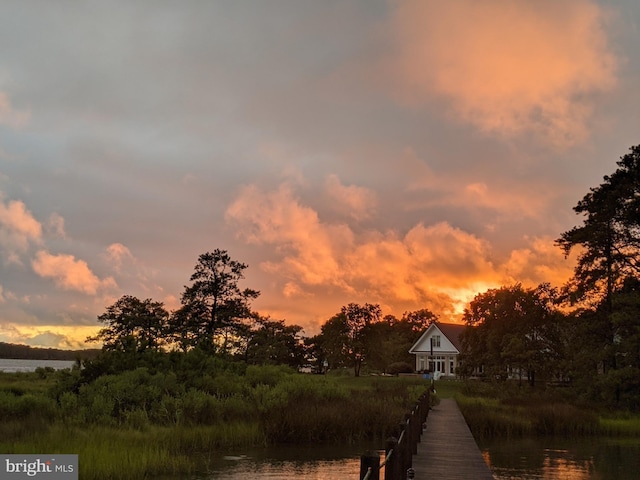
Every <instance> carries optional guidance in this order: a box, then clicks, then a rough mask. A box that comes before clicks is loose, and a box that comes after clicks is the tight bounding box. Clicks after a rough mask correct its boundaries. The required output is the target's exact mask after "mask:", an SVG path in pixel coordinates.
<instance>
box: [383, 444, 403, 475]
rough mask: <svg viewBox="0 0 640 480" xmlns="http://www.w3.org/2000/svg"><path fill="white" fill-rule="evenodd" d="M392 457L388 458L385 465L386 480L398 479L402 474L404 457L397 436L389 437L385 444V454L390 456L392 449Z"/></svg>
mask: <svg viewBox="0 0 640 480" xmlns="http://www.w3.org/2000/svg"><path fill="white" fill-rule="evenodd" d="M392 450H393V452H392V453H391V458H389V459H388V460H387V463H386V464H385V466H384V480H398V479H399V478H401V476H402V458H400V448H399V447H398V439H397V438H396V437H389V438H387V444H386V445H385V449H384V452H385V456H386V457H388V456H389V452H390V451H392Z"/></svg>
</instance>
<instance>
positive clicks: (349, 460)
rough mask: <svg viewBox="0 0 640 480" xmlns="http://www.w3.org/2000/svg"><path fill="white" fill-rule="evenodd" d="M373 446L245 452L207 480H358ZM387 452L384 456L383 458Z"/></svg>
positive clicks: (212, 468)
mask: <svg viewBox="0 0 640 480" xmlns="http://www.w3.org/2000/svg"><path fill="white" fill-rule="evenodd" d="M369 449H371V445H368V446H367V445H351V446H349V445H347V446H330V445H329V446H319V447H314V446H296V445H291V446H279V447H269V448H259V449H249V450H242V451H238V452H233V453H228V454H227V455H224V456H221V457H220V458H218V459H217V460H215V461H214V462H212V463H211V464H210V465H208V470H209V472H210V474H209V475H208V476H205V477H201V478H203V479H207V480H239V479H243V480H247V479H252V480H254V479H260V480H267V479H269V480H276V479H278V480H293V479H296V480H298V479H302V478H304V479H310V480H336V479H345V480H349V479H352V480H357V479H358V473H359V471H360V455H361V454H362V453H364V452H365V451H366V450H369ZM382 453H383V452H381V454H382Z"/></svg>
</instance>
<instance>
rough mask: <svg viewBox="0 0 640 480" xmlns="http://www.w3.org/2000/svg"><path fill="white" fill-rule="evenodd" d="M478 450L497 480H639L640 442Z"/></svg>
mask: <svg viewBox="0 0 640 480" xmlns="http://www.w3.org/2000/svg"><path fill="white" fill-rule="evenodd" d="M480 447H481V450H482V453H483V456H484V458H485V462H487V464H488V465H489V466H490V467H491V471H492V472H493V476H494V478H495V479H496V480H530V479H545V480H624V479H637V478H640V438H626V439H620V438H597V437H596V438H581V439H553V438H537V439H530V438H529V439H521V440H500V441H492V442H488V443H486V444H483V445H481V446H480Z"/></svg>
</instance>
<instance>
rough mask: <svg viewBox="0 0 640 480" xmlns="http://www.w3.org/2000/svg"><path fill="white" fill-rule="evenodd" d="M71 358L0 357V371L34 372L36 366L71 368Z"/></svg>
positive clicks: (72, 362) (58, 368)
mask: <svg viewBox="0 0 640 480" xmlns="http://www.w3.org/2000/svg"><path fill="white" fill-rule="evenodd" d="M74 363H75V362H74V361H73V360H23V359H13V358H0V371H2V372H35V370H36V368H38V367H42V368H44V367H51V368H53V369H55V370H61V369H63V368H71V367H72V366H73V364H74Z"/></svg>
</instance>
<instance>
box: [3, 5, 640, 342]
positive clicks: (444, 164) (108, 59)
mask: <svg viewBox="0 0 640 480" xmlns="http://www.w3.org/2000/svg"><path fill="white" fill-rule="evenodd" d="M543 3H544V6H542V5H541V4H540V5H539V4H538V3H537V2H531V1H527V0H509V1H504V0H487V1H483V2H477V1H474V0H460V1H456V2H436V1H435V0H374V1H370V0H356V1H355V2H303V3H299V2H275V4H274V3H271V2H258V1H254V2H251V1H249V2H239V3H238V2H196V1H185V2H179V3H175V4H158V3H156V2H145V1H143V2H142V3H140V2H134V3H131V2H121V1H116V2H115V3H113V2H109V3H106V2H105V3H91V4H86V5H83V6H78V5H71V4H69V5H64V4H59V3H56V4H54V3H51V4H48V3H45V4H38V5H37V6H36V5H33V4H30V3H29V2H25V3H20V2H12V3H10V4H5V5H2V6H0V13H1V15H0V22H2V23H3V25H2V28H0V31H1V32H3V33H2V35H3V38H4V40H5V42H4V43H5V45H8V46H9V47H8V52H7V53H6V55H4V56H3V58H2V59H1V60H0V262H1V263H0V264H1V272H2V273H1V275H0V341H5V342H16V343H25V344H30V345H39V346H52V347H60V348H82V347H83V346H84V344H83V341H84V339H85V338H86V337H87V336H89V335H93V334H95V332H96V330H97V329H98V328H99V327H100V325H99V324H98V322H97V316H98V315H99V314H101V313H103V312H104V310H105V308H106V307H107V306H108V305H110V304H111V303H113V302H114V301H115V300H117V299H118V298H119V297H120V296H122V295H124V294H127V295H134V296H136V297H139V298H141V299H146V298H151V299H153V300H155V301H161V302H164V304H165V306H166V307H167V309H169V310H171V309H175V308H178V307H179V305H180V295H181V293H182V291H183V287H184V285H186V284H187V283H188V281H189V277H190V275H191V274H192V272H193V268H194V265H195V263H196V260H197V258H198V255H200V254H201V253H204V252H207V251H213V250H214V249H216V248H219V249H223V250H227V251H228V252H229V255H230V256H231V257H232V258H233V259H234V260H238V261H240V262H243V263H246V264H247V265H248V269H247V270H246V271H245V276H246V278H245V279H244V280H243V283H242V285H241V286H242V287H249V288H255V289H257V290H260V292H261V295H260V297H259V298H258V299H257V300H256V301H255V302H254V304H253V306H254V308H255V309H256V310H257V311H258V312H259V313H261V314H263V315H270V316H271V317H272V318H273V319H284V320H286V322H288V323H295V324H298V325H301V326H303V327H304V329H305V334H307V335H312V334H315V333H317V332H318V330H319V326H320V325H321V324H322V323H323V322H325V321H326V320H327V319H329V318H330V317H331V316H332V315H334V314H335V313H337V312H339V311H340V308H341V307H342V306H343V305H346V304H348V303H350V302H357V303H364V302H368V303H378V304H380V306H381V307H382V310H383V314H384V315H387V314H393V315H396V316H398V317H400V316H402V314H403V313H404V312H406V311H413V310H418V309H423V308H428V309H430V310H431V311H432V312H434V313H435V314H436V315H438V316H439V317H440V318H441V319H443V320H446V321H454V322H455V321H460V318H461V314H462V311H463V310H464V308H465V306H466V305H467V303H468V302H469V301H470V300H471V299H473V297H474V296H475V295H476V294H477V293H480V292H483V291H486V290H487V289H489V288H498V287H500V286H502V285H508V284H513V283H517V282H521V283H523V284H524V285H527V286H534V285H537V284H539V283H542V282H549V283H551V284H552V285H554V286H561V285H562V284H563V283H564V282H566V281H567V280H568V279H569V278H570V277H571V275H572V271H573V266H574V264H573V262H574V259H575V257H571V258H568V259H567V258H564V256H563V253H562V251H561V250H560V249H559V248H558V247H557V246H555V245H554V242H555V239H557V238H558V237H559V236H560V234H561V233H562V232H563V231H566V230H568V229H570V228H571V227H573V226H574V225H577V224H578V223H579V222H581V220H582V219H581V218H580V217H578V216H576V215H575V214H574V212H573V211H572V207H573V206H575V204H576V203H577V202H578V201H579V200H580V199H581V198H582V196H583V195H585V194H586V193H587V192H588V191H589V188H591V187H594V186H597V185H598V184H599V183H600V182H601V181H602V177H603V175H606V174H610V173H612V172H613V171H614V170H615V162H616V161H617V160H618V159H619V157H620V156H621V155H623V154H624V153H626V152H627V150H628V149H629V147H630V146H632V145H636V144H638V143H640V137H638V131H639V130H638V128H639V127H640V117H639V116H638V112H640V93H639V91H638V89H637V85H640V54H638V53H637V51H638V49H637V45H639V44H640V30H639V29H638V25H639V24H640V6H639V5H638V4H637V3H636V2H633V1H631V0H614V1H609V2H604V1H596V0H566V1H563V2H543ZM15 19H20V22H21V23H20V22H19V23H20V24H19V25H18V23H16V20H15ZM43 39H46V41H43ZM88 346H92V345H88Z"/></svg>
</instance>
